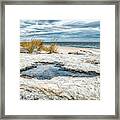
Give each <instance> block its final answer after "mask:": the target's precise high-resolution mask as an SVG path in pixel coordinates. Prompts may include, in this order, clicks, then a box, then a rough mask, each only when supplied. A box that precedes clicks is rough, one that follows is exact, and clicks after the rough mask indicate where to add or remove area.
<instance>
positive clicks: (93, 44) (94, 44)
mask: <svg viewBox="0 0 120 120" xmlns="http://www.w3.org/2000/svg"><path fill="white" fill-rule="evenodd" d="M45 44H46V45H50V44H51V42H45ZM56 44H57V45H58V46H65V47H76V48H95V49H100V42H57V43H56Z"/></svg>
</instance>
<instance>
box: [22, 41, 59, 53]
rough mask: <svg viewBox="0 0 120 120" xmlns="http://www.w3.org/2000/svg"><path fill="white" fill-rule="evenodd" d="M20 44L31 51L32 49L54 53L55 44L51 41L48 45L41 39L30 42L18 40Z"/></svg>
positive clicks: (55, 49) (55, 50)
mask: <svg viewBox="0 0 120 120" xmlns="http://www.w3.org/2000/svg"><path fill="white" fill-rule="evenodd" d="M20 46H21V47H23V48H24V49H26V50H27V51H28V53H32V52H34V51H46V52H48V53H56V52H57V45H56V44H55V43H52V44H51V45H50V46H48V47H47V46H45V45H44V43H43V42H42V41H41V40H32V41H31V42H20Z"/></svg>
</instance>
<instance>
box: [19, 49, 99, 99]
mask: <svg viewBox="0 0 120 120" xmlns="http://www.w3.org/2000/svg"><path fill="white" fill-rule="evenodd" d="M41 62H44V63H60V64H62V66H64V68H65V69H68V70H70V71H71V70H72V71H73V70H74V71H79V72H85V73H94V74H97V76H93V77H70V76H58V77H54V78H52V79H51V80H37V79H36V78H23V77H20V98H21V99H27V100H29V99H30V100H36V99H40V100H53V99H55V100H99V99H100V50H99V49H92V48H73V47H71V48H70V47H58V53H52V54H47V53H41V54H36V53H33V54H27V53H20V69H21V71H22V70H25V69H27V68H31V69H32V67H34V66H35V65H36V63H41Z"/></svg>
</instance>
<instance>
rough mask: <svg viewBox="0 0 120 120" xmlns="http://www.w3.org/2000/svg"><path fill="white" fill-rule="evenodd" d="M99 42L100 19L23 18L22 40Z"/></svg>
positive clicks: (21, 27) (21, 26) (21, 24)
mask: <svg viewBox="0 0 120 120" xmlns="http://www.w3.org/2000/svg"><path fill="white" fill-rule="evenodd" d="M54 38H56V39H57V42H99V40H100V21H95V20H84V21H80V20H21V21H20V40H23V41H24V40H31V39H41V40H43V41H45V42H51V41H53V39H54Z"/></svg>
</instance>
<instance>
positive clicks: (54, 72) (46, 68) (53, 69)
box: [21, 63, 96, 80]
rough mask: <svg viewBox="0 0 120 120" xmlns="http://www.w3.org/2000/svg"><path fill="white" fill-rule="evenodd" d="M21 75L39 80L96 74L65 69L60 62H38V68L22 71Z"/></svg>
mask: <svg viewBox="0 0 120 120" xmlns="http://www.w3.org/2000/svg"><path fill="white" fill-rule="evenodd" d="M21 76H24V77H25V76H26V77H32V78H37V79H39V80H44V79H49V80H50V79H52V78H54V77H58V76H70V77H93V76H96V75H94V74H88V73H84V72H83V73H82V72H76V71H71V70H69V69H65V68H64V67H63V66H61V65H59V64H42V63H41V64H40V63H39V64H38V65H37V67H36V68H32V69H29V70H26V71H22V72H21Z"/></svg>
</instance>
